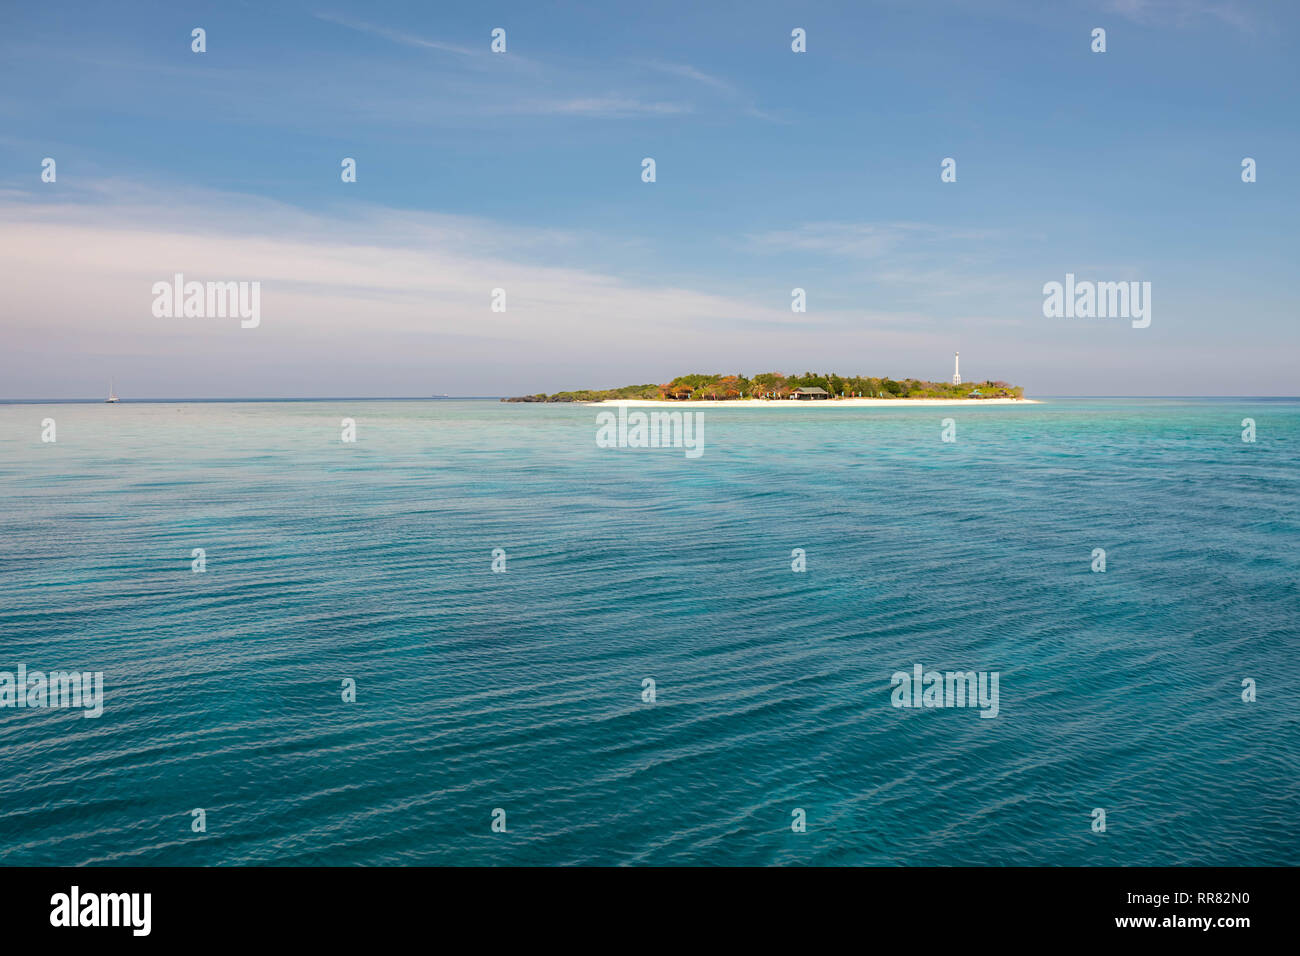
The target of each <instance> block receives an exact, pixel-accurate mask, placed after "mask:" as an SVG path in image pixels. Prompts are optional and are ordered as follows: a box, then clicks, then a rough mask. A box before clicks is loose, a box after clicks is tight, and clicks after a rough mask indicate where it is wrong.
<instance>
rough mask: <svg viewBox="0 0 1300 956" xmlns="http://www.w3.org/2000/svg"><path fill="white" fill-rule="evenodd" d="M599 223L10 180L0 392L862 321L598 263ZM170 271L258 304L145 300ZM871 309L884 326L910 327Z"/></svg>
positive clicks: (137, 388) (770, 336)
mask: <svg viewBox="0 0 1300 956" xmlns="http://www.w3.org/2000/svg"><path fill="white" fill-rule="evenodd" d="M605 241H606V240H605V239H603V238H602V237H600V236H591V235H583V234H572V233H563V232H560V233H557V232H555V231H553V230H544V229H530V228H516V227H512V226H507V225H503V224H500V223H494V222H491V221H487V220H482V219H475V218H473V217H461V216H446V215H440V214H426V213H416V212H409V211H399V210H393V209H388V208H383V207H375V206H363V205H353V206H348V207H346V208H340V209H336V210H332V211H329V212H325V213H317V212H308V211H305V210H302V209H298V208H295V207H293V206H289V205H286V204H278V203H273V202H268V201H266V200H263V199H260V198H256V197H250V196H242V195H232V194H227V193H209V192H188V193H181V194H171V193H165V192H155V191H152V190H150V189H147V188H142V187H139V186H130V185H128V184H123V183H112V182H105V183H99V184H96V186H95V188H94V189H93V190H90V191H87V192H86V193H85V194H83V195H81V196H79V197H77V198H75V199H74V200H72V201H63V202H49V201H48V200H45V199H38V198H34V197H29V198H27V199H26V200H21V201H16V200H14V199H13V198H12V195H10V196H8V197H6V198H5V199H3V200H0V257H3V258H4V260H5V261H6V263H8V265H9V272H10V274H11V275H10V279H9V281H8V282H7V287H6V296H5V298H4V301H3V304H0V328H2V330H3V337H4V340H5V341H6V344H7V346H8V347H7V348H6V350H5V354H4V355H3V356H2V357H0V380H4V381H5V382H6V391H7V392H9V393H10V394H17V395H29V396H30V395H39V396H56V395H59V394H71V395H84V394H87V391H86V388H87V387H88V386H82V385H79V384H78V383H81V382H86V383H91V382H93V383H95V387H98V381H99V379H100V378H102V377H104V373H105V371H106V366H110V367H111V368H113V369H116V370H117V372H116V374H118V376H119V378H126V379H131V380H133V390H132V394H135V395H148V394H153V395H169V394H170V395H176V394H190V395H196V394H197V395H220V394H232V395H277V394H285V393H286V391H287V393H288V394H340V393H347V394H424V393H426V392H428V391H429V390H431V389H432V388H433V386H432V385H431V384H430V383H433V382H436V383H437V385H438V387H437V389H436V390H438V391H447V392H453V393H459V394H494V393H495V394H501V393H504V392H514V391H535V390H537V389H538V388H546V389H549V390H555V389H559V388H561V387H576V386H594V385H606V386H607V385H614V384H623V383H625V382H626V381H632V380H638V381H639V380H643V379H644V380H649V379H650V378H653V377H654V375H655V374H663V375H669V374H676V373H679V372H680V371H683V370H685V369H688V368H696V367H711V366H713V365H714V364H718V362H719V361H722V360H725V361H724V362H723V364H728V363H731V362H734V361H739V360H741V359H743V358H744V354H743V353H744V352H745V348H744V347H740V348H738V345H737V343H738V341H741V340H745V339H753V338H754V337H755V336H754V335H753V333H754V332H755V331H757V330H762V335H763V337H764V338H765V339H766V340H767V341H768V342H770V343H772V344H774V345H776V346H777V347H778V348H780V347H781V346H782V344H783V343H784V344H785V345H786V346H788V347H789V351H790V354H793V355H801V354H807V353H809V351H810V345H809V341H808V335H809V333H810V331H814V330H817V331H818V335H819V339H818V342H817V349H816V350H817V351H821V350H822V349H823V348H824V347H825V346H828V345H832V343H835V342H839V343H840V346H839V347H840V348H843V347H844V343H846V342H851V341H853V340H854V339H855V338H857V337H859V336H860V335H861V334H862V322H863V315H864V313H863V312H862V311H861V310H856V311H854V312H848V311H836V310H830V309H827V310H822V311H821V312H820V314H819V315H817V316H816V317H812V318H809V317H807V316H799V315H795V314H793V313H791V312H790V310H789V304H788V300H784V299H782V298H780V297H774V298H772V299H769V300H767V301H760V300H757V299H755V298H753V297H752V296H745V295H736V294H730V293H728V292H727V291H724V290H710V289H701V288H692V287H689V286H687V285H684V284H681V283H677V282H674V281H673V280H672V279H671V278H670V277H664V279H663V280H662V281H654V282H652V283H646V282H645V281H643V280H642V281H637V280H629V279H627V278H624V277H622V276H620V275H619V274H618V273H617V272H614V271H608V270H605V271H602V270H601V269H599V268H597V267H593V266H592V265H590V263H592V262H593V261H598V256H597V255H594V254H593V253H592V250H598V249H599V248H600V247H601V245H602V244H603V243H604V242H605ZM566 250H567V254H566ZM575 262H576V263H579V264H574V263H575ZM178 272H179V273H183V274H184V275H185V276H186V278H187V279H189V280H198V281H250V282H252V281H256V282H260V283H261V290H262V306H261V312H262V324H261V326H260V327H259V328H257V329H254V330H242V329H240V328H238V323H237V322H230V321H224V320H222V319H215V318H214V319H198V318H190V319H180V318H176V319H159V318H155V317H154V316H153V315H152V312H151V308H150V306H151V303H152V292H151V287H152V285H153V283H155V282H158V281H170V279H171V277H172V275H173V274H174V273H178ZM496 288H503V289H505V290H506V296H507V311H506V312H505V313H494V312H492V311H491V310H490V308H489V303H490V299H491V296H492V290H493V289H496ZM878 318H879V320H880V328H881V331H882V334H885V335H889V336H894V335H900V336H903V337H904V338H906V337H907V336H908V335H909V334H910V333H909V332H908V331H907V329H906V328H905V327H903V328H899V329H896V330H895V331H892V332H889V331H887V330H886V328H885V327H886V326H887V325H889V324H890V323H889V321H888V317H887V316H884V315H883V314H882V315H880V316H879V317H878ZM881 341H885V340H883V339H882V340H881ZM830 354H836V349H835V348H834V346H832V349H831V353H830ZM719 367H722V365H719ZM648 369H651V370H654V371H653V374H652V373H651V372H650V371H647V370H648ZM92 394H93V391H92Z"/></svg>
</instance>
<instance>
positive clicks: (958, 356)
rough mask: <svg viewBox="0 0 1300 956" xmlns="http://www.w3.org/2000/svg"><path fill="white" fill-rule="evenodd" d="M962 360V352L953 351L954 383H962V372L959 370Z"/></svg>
mask: <svg viewBox="0 0 1300 956" xmlns="http://www.w3.org/2000/svg"><path fill="white" fill-rule="evenodd" d="M960 361H961V353H960V352H953V353H952V383H953V384H954V385H960V384H961V372H960V371H959V368H960V364H959V363H960Z"/></svg>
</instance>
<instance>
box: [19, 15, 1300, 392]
mask: <svg viewBox="0 0 1300 956" xmlns="http://www.w3.org/2000/svg"><path fill="white" fill-rule="evenodd" d="M1297 26H1300V8H1298V7H1297V5H1295V4H1291V3H1281V2H1278V3H1269V2H1258V3H1244V2H1242V3H1238V2H1230V0H1185V2H1177V3H1175V2H1172V0H1171V2H1157V0H1149V2H1144V0H1122V2H1077V3H1073V2H1068V0H1063V2H1058V3H1039V2H1029V0H1027V2H1010V0H1007V2H998V0H990V2H978V3H977V2H933V3H931V2H924V0H915V2H881V3H862V2H859V3H844V4H816V3H813V4H809V3H798V4H794V3H784V4H776V3H763V2H757V3H735V4H730V3H728V4H721V3H719V4H699V3H686V4H671V3H653V4H635V5H634V4H597V3H565V4H553V5H552V4H545V5H544V4H537V3H519V4H515V3H487V4H458V5H451V4H427V3H366V4H359V3H336V2H326V0H322V2H319V3H294V2H290V3H281V4H275V5H264V4H260V3H212V4H185V3H137V4H129V5H127V4H97V3H86V4H59V5H53V4H45V5H17V4H11V5H7V6H6V7H5V9H3V10H2V11H0V251H3V253H4V258H3V261H4V262H5V266H4V269H3V274H4V280H5V285H6V288H7V294H5V295H4V296H3V297H0V336H2V337H3V341H5V342H6V344H7V346H8V347H7V348H5V349H0V397H75V396H87V395H95V394H97V393H98V392H99V391H101V390H102V388H103V383H102V380H103V379H104V378H105V377H106V375H107V374H112V375H114V377H115V378H116V380H117V382H118V385H119V388H118V390H119V392H121V393H123V394H124V395H127V396H133V397H135V396H138V397H144V396H181V395H189V396H205V395H210V396H237V395H257V396H278V395H339V394H347V395H424V394H431V393H442V392H447V393H452V394H517V393H524V392H529V393H531V392H536V391H552V390H557V389H561V388H570V387H604V386H612V385H618V384H626V383H631V382H649V381H666V380H667V379H668V378H670V377H671V376H673V375H674V374H678V373H681V372H687V371H706V370H707V371H723V372H736V371H740V372H747V373H753V372H757V371H764V370H771V369H781V370H784V371H802V370H804V369H808V368H812V369H816V370H837V371H840V372H844V373H864V374H889V375H893V376H895V377H902V376H917V377H929V378H942V377H945V376H946V375H948V374H950V365H951V353H952V351H954V350H955V349H960V350H961V351H962V357H963V371H964V372H965V373H966V374H967V376H968V377H984V376H986V375H987V376H991V377H994V378H1004V379H1009V380H1012V381H1015V382H1017V383H1020V384H1024V385H1025V386H1026V387H1027V389H1028V390H1029V392H1030V393H1031V394H1032V393H1038V394H1124V395H1127V394H1193V393H1194V394H1287V395H1294V394H1296V393H1297V392H1300V388H1297V383H1296V375H1295V372H1294V369H1293V367H1292V364H1293V360H1294V358H1295V356H1296V355H1297V354H1300V333H1298V332H1297V325H1298V322H1297V320H1298V319H1300V316H1297V308H1296V302H1297V296H1296V294H1295V287H1294V283H1295V275H1296V266H1295V263H1296V261H1297V258H1298V257H1297V253H1298V252H1300V248H1298V247H1300V243H1297V240H1296V238H1295V226H1294V220H1295V211H1296V209H1297V208H1300V203H1298V202H1297V200H1298V199H1300V195H1298V192H1300V190H1298V189H1297V185H1296V182H1295V178H1294V175H1293V173H1292V170H1291V164H1292V162H1293V157H1295V156H1297V155H1300V150H1298V148H1297V147H1298V146H1300V142H1298V140H1300V135H1298V134H1297V124H1296V117H1297V116H1298V115H1300V110H1298V109H1297V94H1298V93H1300V82H1298V81H1300V56H1298V55H1297V54H1298V53H1300V49H1298V44H1297V35H1296V29H1297ZM194 27H203V28H204V29H205V30H206V31H207V52H206V53H202V54H196V53H193V52H192V51H191V49H190V31H191V29H192V28H194ZM495 27H502V28H504V29H505V30H506V31H507V52H506V53H505V54H494V53H492V52H490V50H489V43H490V33H491V31H492V29H493V28H495ZM794 27H802V28H804V29H805V30H806V31H807V37H808V41H807V43H808V52H807V53H803V54H795V53H792V52H791V50H790V31H791V30H792V29H793V28H794ZM1094 27H1103V28H1105V29H1106V31H1107V51H1106V52H1105V53H1103V54H1097V53H1093V52H1092V51H1091V50H1090V32H1091V30H1092V29H1093V28H1094ZM46 156H49V157H53V158H55V159H56V161H57V164H58V165H57V170H58V178H57V181H56V182H54V183H43V182H41V180H40V170H41V160H42V158H43V157H46ZM345 156H347V157H354V158H355V159H356V160H357V164H358V166H357V168H358V179H357V182H356V183H348V184H345V183H342V182H341V181H340V177H339V164H340V160H341V159H342V158H343V157H345ZM646 156H651V157H654V158H655V160H656V163H657V181H656V182H655V183H643V182H642V181H641V177H640V172H641V160H642V158H643V157H646ZM1246 156H1250V157H1253V158H1254V159H1255V160H1256V161H1257V163H1258V182H1255V183H1252V184H1245V183H1243V182H1242V181H1241V178H1240V164H1241V161H1242V158H1243V157H1246ZM944 157H953V158H955V159H956V161H957V182H955V183H942V182H940V177H939V172H940V161H941V160H942V159H943V158H944ZM177 271H182V272H184V273H185V274H186V277H187V278H193V279H199V280H207V279H213V280H227V279H230V280H249V281H260V282H261V283H262V288H263V307H262V313H263V320H262V324H261V326H260V327H259V328H257V329H240V328H239V327H238V324H237V323H235V324H233V325H232V324H231V323H228V322H224V321H223V320H220V319H197V318H191V319H158V318H155V317H154V316H153V315H152V314H151V313H150V303H151V295H150V292H149V289H150V286H151V283H152V282H153V281H155V280H159V279H168V278H170V276H171V275H172V274H173V273H174V272H177ZM1067 272H1073V273H1075V274H1077V275H1078V276H1079V277H1080V278H1081V279H1082V278H1087V279H1094V280H1101V281H1119V280H1137V281H1149V282H1151V283H1152V322H1151V326H1150V327H1149V328H1146V329H1133V328H1131V327H1130V326H1129V323H1127V322H1125V321H1122V320H1113V319H1111V320H1107V319H1091V320H1089V319H1074V320H1066V319H1048V318H1044V316H1043V315H1042V302H1043V295H1042V286H1043V284H1044V283H1045V282H1049V281H1060V280H1062V279H1063V278H1064V275H1065V273H1067ZM494 287H503V288H505V289H506V290H507V297H508V298H507V301H508V306H507V312H506V313H505V314H498V313H492V312H490V311H489V309H488V303H489V298H490V292H491V289H492V288H494ZM794 287H801V288H804V289H806V290H807V296H808V312H807V313H805V314H795V313H792V312H791V311H790V307H789V303H790V291H791V289H792V288H794Z"/></svg>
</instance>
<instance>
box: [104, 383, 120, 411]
mask: <svg viewBox="0 0 1300 956" xmlns="http://www.w3.org/2000/svg"><path fill="white" fill-rule="evenodd" d="M120 401H121V399H120V398H118V397H117V394H116V393H115V392H114V391H113V380H112V379H111V378H110V379H109V380H108V398H106V399H104V404H105V405H112V404H115V403H117V402H120Z"/></svg>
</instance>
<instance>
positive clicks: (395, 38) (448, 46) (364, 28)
mask: <svg viewBox="0 0 1300 956" xmlns="http://www.w3.org/2000/svg"><path fill="white" fill-rule="evenodd" d="M315 17H316V19H317V20H324V21H326V22H327V23H334V24H337V25H338V26H341V27H346V28H347V29H349V30H355V31H357V32H358V33H369V34H371V35H372V36H377V37H382V38H384V39H385V40H391V41H392V42H393V43H400V44H402V45H403V46H413V47H419V48H421V49H426V50H439V51H441V52H443V53H456V54H459V55H460V56H475V55H476V54H477V53H479V52H480V51H477V50H470V49H467V48H466V47H462V46H456V45H455V44H452V43H443V42H441V41H439V40H426V39H425V38H424V37H419V36H416V35H415V34H413V33H403V32H401V31H400V30H390V29H388V28H387V27H381V26H376V25H374V24H373V23H365V22H363V21H361V20H353V19H351V18H348V17H340V16H337V15H335V14H331V13H317V14H315Z"/></svg>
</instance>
